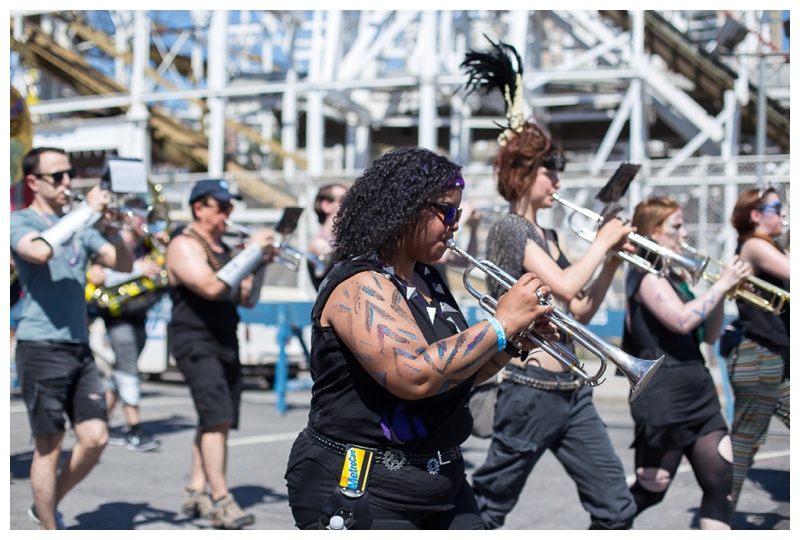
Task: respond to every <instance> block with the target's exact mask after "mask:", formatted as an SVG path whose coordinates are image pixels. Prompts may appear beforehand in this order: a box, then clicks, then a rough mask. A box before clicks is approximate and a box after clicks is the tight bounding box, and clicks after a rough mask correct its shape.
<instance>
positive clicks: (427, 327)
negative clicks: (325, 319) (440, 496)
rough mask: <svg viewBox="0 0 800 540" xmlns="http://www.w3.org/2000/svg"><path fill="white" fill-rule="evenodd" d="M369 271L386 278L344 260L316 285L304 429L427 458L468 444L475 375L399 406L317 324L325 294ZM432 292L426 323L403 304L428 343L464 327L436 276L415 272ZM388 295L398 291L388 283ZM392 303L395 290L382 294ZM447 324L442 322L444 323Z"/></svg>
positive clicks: (422, 314)
mask: <svg viewBox="0 0 800 540" xmlns="http://www.w3.org/2000/svg"><path fill="white" fill-rule="evenodd" d="M365 271H373V272H377V273H380V274H383V275H385V276H386V277H389V278H390V279H391V277H390V276H389V274H388V273H387V272H386V271H385V270H384V268H383V266H382V265H381V264H380V262H378V261H377V260H376V259H371V260H365V259H359V260H348V261H342V262H339V263H338V264H337V265H336V266H334V267H333V269H332V270H331V272H330V273H329V274H328V276H327V278H326V279H325V281H324V282H323V283H322V286H321V288H320V291H319V294H318V296H317V299H316V302H315V303H314V307H313V309H312V312H311V322H312V332H311V362H310V364H311V365H310V368H311V375H312V377H313V379H314V385H313V388H312V398H311V410H310V412H309V416H308V424H309V426H311V427H312V428H313V429H314V430H316V431H318V432H319V433H322V434H324V435H326V436H328V437H332V438H334V439H339V440H341V441H346V442H348V443H351V444H359V445H364V446H370V447H384V446H393V447H397V448H413V450H412V451H415V452H416V451H435V450H437V449H441V448H447V447H451V446H456V445H459V444H461V443H463V442H464V441H465V440H466V439H467V437H469V435H470V433H471V430H472V415H471V414H470V412H469V408H468V407H467V400H468V397H469V392H470V389H471V388H472V384H473V382H474V379H475V375H473V376H471V377H469V378H468V379H466V380H465V381H463V382H462V383H461V384H459V385H457V386H456V387H454V388H451V389H449V390H448V391H446V392H443V393H441V394H439V395H437V396H433V397H429V398H424V399H419V400H411V401H409V400H403V399H401V398H399V397H397V396H395V395H394V394H391V393H390V392H389V391H387V390H386V389H385V388H384V387H383V386H382V385H381V384H379V383H378V382H377V381H376V380H375V379H374V378H373V377H372V376H371V375H370V374H369V373H367V371H366V370H365V369H364V368H363V367H362V366H361V364H360V363H359V361H358V360H357V359H356V357H355V356H354V355H353V353H352V352H350V350H349V349H347V347H345V346H344V344H343V343H342V342H341V340H340V339H339V338H338V336H337V335H336V333H335V332H334V331H333V328H331V327H323V326H322V325H321V324H320V317H321V316H322V311H323V308H324V307H325V304H326V302H327V301H328V298H329V297H330V295H331V293H332V292H333V290H334V289H335V288H336V287H337V286H338V285H339V284H340V283H342V282H343V281H345V280H346V279H348V278H350V277H351V276H353V275H355V274H357V273H359V272H365ZM416 271H417V272H419V273H421V274H422V275H423V276H425V277H426V279H428V280H429V282H430V283H431V284H432V285H433V286H434V288H436V289H437V294H438V296H439V298H438V300H439V301H440V302H441V304H442V307H443V309H442V310H441V314H440V315H437V316H435V317H433V321H432V320H431V317H430V315H429V313H428V311H427V309H426V308H425V307H424V306H423V305H422V304H421V303H420V302H416V301H414V300H413V299H412V300H411V301H409V302H408V304H409V306H410V307H411V311H412V313H413V315H414V320H415V321H416V322H417V325H419V328H420V330H421V331H422V333H423V335H424V337H425V339H426V341H427V342H428V343H433V342H435V341H439V340H440V339H444V338H447V337H450V336H452V335H454V334H456V333H458V332H462V331H464V330H466V329H467V327H468V324H467V322H466V319H465V318H464V315H463V314H462V313H461V311H460V310H459V308H458V305H457V304H456V301H455V299H454V298H453V296H452V295H451V294H450V291H449V290H448V289H447V287H445V286H443V284H442V283H441V280H440V279H439V277H438V273H437V272H436V270H434V269H433V268H432V267H430V266H429V265H424V264H417V267H416ZM392 283H394V285H395V287H396V290H398V291H400V292H401V294H402V293H403V286H402V285H400V284H399V283H397V281H396V280H392ZM383 292H384V293H385V294H387V295H392V294H393V293H394V292H395V288H392V289H391V290H385V289H384V291H383ZM448 319H449V320H448Z"/></svg>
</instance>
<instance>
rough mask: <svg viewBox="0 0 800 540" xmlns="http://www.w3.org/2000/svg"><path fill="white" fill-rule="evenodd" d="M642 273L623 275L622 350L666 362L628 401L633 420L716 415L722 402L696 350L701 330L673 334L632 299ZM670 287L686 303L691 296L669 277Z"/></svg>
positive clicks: (692, 420) (665, 421)
mask: <svg viewBox="0 0 800 540" xmlns="http://www.w3.org/2000/svg"><path fill="white" fill-rule="evenodd" d="M646 275H647V273H646V272H645V271H643V270H640V269H639V268H636V267H632V266H631V267H629V268H628V269H627V273H626V275H625V297H626V299H627V303H628V307H627V309H628V313H627V315H628V317H629V318H630V329H628V327H627V325H625V327H624V329H623V339H622V349H623V350H624V351H625V352H627V353H628V354H630V355H633V356H635V357H638V358H642V359H644V360H655V359H656V358H659V357H660V356H661V355H662V354H663V355H664V360H663V362H662V364H661V366H660V367H659V368H658V371H656V373H655V375H653V378H652V379H650V382H648V383H647V386H645V388H644V389H643V390H642V391H641V393H640V394H639V396H638V397H637V398H636V399H635V400H634V401H633V402H631V404H630V407H631V414H632V416H633V418H634V421H636V423H637V424H646V425H651V426H668V425H674V424H687V425H692V424H696V423H702V422H703V421H705V420H707V419H709V418H711V417H712V416H714V415H715V414H718V413H719V410H720V406H719V400H718V399H717V394H716V389H715V386H714V381H713V379H712V378H711V374H710V373H709V371H708V369H707V368H706V367H705V360H704V359H703V355H702V353H701V352H700V338H699V331H698V329H695V330H693V331H692V332H689V333H687V334H678V333H675V332H672V331H670V330H668V329H666V328H665V327H664V325H662V324H661V322H659V321H658V319H656V317H655V316H654V315H653V314H652V313H651V312H650V310H649V309H647V307H646V306H645V305H644V304H642V303H641V302H639V301H638V300H636V298H635V296H636V292H637V291H638V290H639V287H640V286H641V284H642V279H644V277H645V276H646ZM670 285H672V288H673V289H674V290H675V292H676V293H677V294H678V296H679V297H680V298H681V299H682V300H683V301H684V302H687V301H689V300H691V299H692V296H691V293H687V291H685V290H684V289H683V288H682V287H680V286H679V285H678V284H677V283H676V282H675V281H674V280H673V279H670ZM687 294H689V296H687ZM698 328H699V327H698Z"/></svg>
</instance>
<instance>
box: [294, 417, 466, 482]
mask: <svg viewBox="0 0 800 540" xmlns="http://www.w3.org/2000/svg"><path fill="white" fill-rule="evenodd" d="M305 432H306V436H307V437H308V438H309V439H311V441H312V442H313V443H315V444H317V445H319V446H321V447H322V448H324V449H326V450H329V451H331V452H334V453H336V454H338V455H340V456H344V455H345V453H346V450H347V447H348V445H347V444H345V443H343V442H341V441H337V440H335V439H331V438H330V437H326V436H325V435H323V434H321V433H318V432H316V431H314V430H313V429H312V428H310V427H306V429H305ZM362 448H366V449H367V450H371V451H372V452H373V453H374V454H375V463H382V464H383V466H384V467H386V468H387V469H389V470H390V471H396V470H398V469H400V468H402V467H403V466H404V465H427V466H428V472H429V473H431V474H438V473H439V467H440V466H441V465H447V464H448V463H450V462H451V461H456V460H458V459H461V455H462V454H461V448H460V447H458V446H452V447H450V448H445V449H444V450H438V451H436V452H435V453H424V452H406V451H404V450H401V449H399V448H391V447H383V448H370V447H367V446H364V447H362Z"/></svg>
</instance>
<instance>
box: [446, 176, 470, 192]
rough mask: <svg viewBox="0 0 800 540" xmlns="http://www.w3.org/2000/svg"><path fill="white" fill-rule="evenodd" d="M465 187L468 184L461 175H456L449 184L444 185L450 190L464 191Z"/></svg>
mask: <svg viewBox="0 0 800 540" xmlns="http://www.w3.org/2000/svg"><path fill="white" fill-rule="evenodd" d="M465 185H466V183H465V182H464V177H463V176H461V173H456V174H454V175H453V177H452V178H451V179H450V180H448V181H447V183H446V184H445V185H444V187H446V188H448V189H449V188H461V189H464V186H465Z"/></svg>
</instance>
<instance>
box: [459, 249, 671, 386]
mask: <svg viewBox="0 0 800 540" xmlns="http://www.w3.org/2000/svg"><path fill="white" fill-rule="evenodd" d="M447 247H448V248H449V249H452V250H453V251H455V252H456V253H458V254H459V255H460V256H462V257H463V258H464V259H466V260H467V261H468V264H467V267H466V268H465V269H464V287H465V288H466V289H467V291H469V293H470V294H471V295H472V296H474V297H475V298H477V299H478V304H479V305H480V306H481V307H482V308H483V309H484V310H486V311H487V312H489V313H490V314H491V315H494V314H495V313H496V312H497V299H495V298H494V297H492V296H491V295H488V294H482V293H481V292H479V291H477V290H476V289H475V288H474V287H473V286H472V284H471V283H470V281H469V278H470V274H471V273H472V271H473V270H474V269H475V268H478V269H480V270H481V271H483V272H484V273H485V274H486V275H487V276H489V277H491V278H492V279H494V280H496V281H497V282H498V283H499V284H500V285H501V286H502V287H504V288H505V289H506V290H508V289H510V288H511V287H513V286H514V284H515V283H516V281H517V280H516V279H515V278H514V277H513V276H511V275H510V274H508V273H507V272H505V271H504V270H502V269H501V268H499V267H498V266H497V265H496V264H494V263H493V262H491V261H489V260H487V259H481V260H479V259H476V258H474V257H473V256H472V255H470V254H469V253H467V252H466V251H464V250H463V249H461V248H460V247H458V245H457V244H456V243H455V241H454V240H452V239H450V240H448V241H447ZM539 303H540V304H541V305H543V306H550V305H551V304H550V303H549V302H548V301H547V299H545V298H542V297H540V298H539ZM547 319H548V320H549V321H550V322H551V323H552V324H553V325H555V327H556V328H558V330H559V332H563V333H564V334H565V335H569V336H571V337H572V338H573V339H574V340H575V341H576V342H577V343H579V344H580V345H582V346H583V347H585V348H586V349H587V350H588V351H589V352H591V353H592V354H594V355H595V356H597V358H598V359H599V360H600V369H599V370H598V371H597V373H596V374H594V375H588V374H587V373H586V372H585V371H584V370H583V366H582V365H581V363H580V360H579V359H578V358H577V357H576V356H575V355H574V354H573V353H572V352H571V351H569V350H567V349H565V348H564V347H563V346H562V345H561V344H559V343H558V342H552V341H550V340H548V339H547V338H545V337H544V336H542V335H541V334H539V333H538V332H536V331H534V330H533V329H532V328H533V325H531V326H530V327H529V329H528V330H526V331H524V332H523V335H524V337H526V338H527V339H529V340H531V341H532V342H533V343H535V344H536V345H538V346H539V347H541V348H542V349H543V350H544V351H545V352H546V353H548V354H549V355H550V356H552V357H553V358H555V359H556V360H558V361H559V362H561V363H562V364H563V365H564V366H566V367H567V368H568V369H569V370H570V371H572V372H574V373H575V374H576V375H577V376H578V377H579V378H581V379H582V380H583V381H584V382H585V383H586V384H588V385H589V386H597V385H598V384H600V383H602V381H600V377H601V376H602V375H603V373H604V372H605V370H606V366H607V362H606V359H608V360H611V362H613V363H614V364H615V365H616V366H617V367H618V368H619V370H620V371H621V372H622V373H623V374H624V375H625V377H626V378H627V379H628V382H629V383H630V385H631V392H630V397H629V399H630V401H633V400H634V399H636V397H637V396H638V395H639V393H640V392H641V391H642V389H643V388H644V387H645V386H646V385H647V383H648V382H649V381H650V379H651V378H652V377H653V375H654V374H655V372H656V370H657V369H658V368H659V367H660V366H661V362H662V361H663V360H664V356H661V358H659V359H657V360H643V359H641V358H636V357H634V356H631V355H629V354H627V353H626V352H624V351H622V350H620V349H618V348H617V347H615V346H614V345H612V344H610V343H608V342H607V341H605V340H604V339H603V338H601V337H600V336H598V335H597V334H595V333H594V332H592V331H591V330H589V329H588V328H586V327H585V326H583V325H581V324H580V323H578V322H577V321H576V320H575V319H573V318H572V317H570V316H569V315H567V314H566V313H564V312H563V311H561V310H560V309H558V308H557V307H556V308H555V309H554V311H553V312H552V313H551V314H550V315H547Z"/></svg>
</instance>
